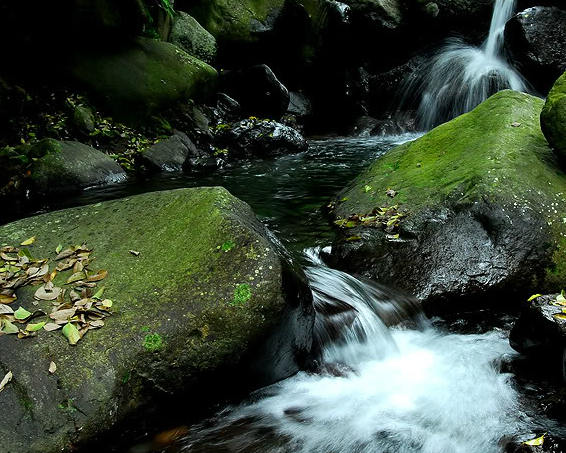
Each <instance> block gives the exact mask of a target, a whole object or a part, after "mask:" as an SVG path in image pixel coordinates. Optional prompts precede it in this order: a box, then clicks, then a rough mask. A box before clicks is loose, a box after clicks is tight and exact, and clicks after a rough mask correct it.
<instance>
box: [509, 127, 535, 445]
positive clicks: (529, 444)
mask: <svg viewBox="0 0 566 453" xmlns="http://www.w3.org/2000/svg"><path fill="white" fill-rule="evenodd" d="M520 125H521V123H518V122H517V121H515V122H514V123H511V126H513V127H519V126H520ZM529 445H530V444H529Z"/></svg>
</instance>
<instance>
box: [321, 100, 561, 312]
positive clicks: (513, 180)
mask: <svg viewBox="0 0 566 453" xmlns="http://www.w3.org/2000/svg"><path fill="white" fill-rule="evenodd" d="M542 105H543V101H542V100H540V99H538V98H535V97H533V96H529V95H526V94H522V93H517V92H512V91H502V92H500V93H497V94H495V95H494V96H492V97H491V98H489V99H488V100H487V101H485V102H484V103H482V104H481V105H480V106H478V107H477V108H476V109H474V110H473V111H472V112H470V113H468V114H465V115H462V116H460V117H458V118H456V119H454V120H452V121H450V122H449V123H446V124H443V125H441V126H439V127H437V128H436V129H434V130H432V131H431V132H429V133H428V134H426V135H425V136H423V137H421V138H419V139H417V140H415V141H413V142H410V143H406V144H404V145H401V146H399V147H397V148H394V149H393V150H391V151H390V152H389V153H387V154H386V155H385V156H383V157H382V158H380V159H378V160H377V161H376V162H375V163H374V164H373V165H372V166H370V167H369V169H368V170H366V171H365V172H364V173H362V174H361V175H360V176H358V178H357V179H356V180H354V181H353V182H352V183H351V184H350V185H349V186H348V187H347V188H346V189H344V190H343V191H342V192H341V193H340V194H339V195H338V197H337V200H336V207H335V210H334V213H333V217H334V219H336V220H337V221H338V223H339V224H341V225H342V226H343V227H345V228H344V229H343V230H342V234H340V238H339V239H338V240H337V241H336V243H335V245H334V247H333V253H332V257H331V262H332V264H333V265H335V266H338V267H339V268H341V269H344V270H346V271H351V272H358V273H362V274H363V275H366V276H369V277H372V278H374V279H375V280H377V281H378V282H380V283H384V284H394V285H397V286H399V287H401V288H403V289H405V290H407V291H409V292H412V293H413V294H415V295H417V296H418V298H419V299H421V300H422V301H423V302H424V305H425V309H426V310H427V311H428V313H429V314H430V313H436V312H439V311H458V310H463V309H465V308H468V307H480V306H485V305H496V304H500V305H501V304H504V303H505V302H510V300H509V295H511V294H513V295H523V296H524V295H530V294H532V293H533V292H538V291H548V292H550V291H556V290H559V289H561V287H562V285H563V284H564V276H565V275H566V260H565V253H566V251H565V249H564V247H565V244H566V239H565V235H566V223H565V221H564V218H566V176H565V175H564V173H562V171H561V170H560V169H559V166H558V162H557V159H556V158H555V156H554V154H553V153H552V151H551V149H550V147H549V146H548V144H547V142H546V140H545V139H544V136H543V135H542V133H541V131H540V123H539V115H540V111H541V109H542ZM513 297H515V296H513ZM527 297H528V296H527Z"/></svg>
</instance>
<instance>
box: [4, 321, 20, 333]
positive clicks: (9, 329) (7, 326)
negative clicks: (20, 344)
mask: <svg viewBox="0 0 566 453" xmlns="http://www.w3.org/2000/svg"><path fill="white" fill-rule="evenodd" d="M19 331H20V329H18V328H17V327H16V326H15V325H14V324H12V323H11V322H10V321H8V320H7V319H0V333H4V334H13V333H18V332H19Z"/></svg>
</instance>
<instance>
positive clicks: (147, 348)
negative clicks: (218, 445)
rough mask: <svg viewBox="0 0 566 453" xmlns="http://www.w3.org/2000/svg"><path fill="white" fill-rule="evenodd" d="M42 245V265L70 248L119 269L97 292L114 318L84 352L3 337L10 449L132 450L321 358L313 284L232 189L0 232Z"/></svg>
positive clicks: (188, 193) (56, 335) (56, 338)
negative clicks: (153, 434)
mask: <svg viewBox="0 0 566 453" xmlns="http://www.w3.org/2000/svg"><path fill="white" fill-rule="evenodd" d="M30 236H37V240H36V242H35V243H34V244H33V245H31V246H28V247H27V248H28V250H29V253H31V254H33V256H34V257H35V258H37V259H40V258H49V259H51V260H53V259H54V257H55V252H54V251H55V249H56V248H57V246H58V244H64V246H67V245H69V244H70V245H75V244H86V247H85V248H88V249H89V250H92V252H91V255H90V259H91V261H92V258H95V260H94V261H93V262H92V264H90V265H89V268H90V269H91V270H92V271H93V272H96V269H105V270H106V271H107V277H106V278H105V279H104V280H103V281H102V282H100V283H99V287H98V288H96V289H93V290H92V291H99V290H100V285H104V288H105V290H104V296H103V297H104V298H107V299H108V300H113V306H112V310H113V313H112V315H111V316H109V317H107V318H105V320H104V321H105V325H104V326H103V327H102V328H100V329H98V330H92V331H89V332H88V333H86V335H85V336H84V337H83V338H82V339H81V340H80V341H79V342H78V344H76V346H71V345H70V344H69V343H68V342H67V339H66V338H65V337H64V336H63V334H62V333H61V331H60V330H59V331H55V332H47V331H44V330H42V331H39V332H38V335H37V336H36V337H35V338H28V339H26V340H19V339H18V338H17V336H16V335H6V336H3V337H2V342H1V346H0V370H1V371H0V373H1V374H2V377H3V376H4V374H5V373H7V372H8V371H11V372H12V374H13V380H12V381H11V382H10V383H9V384H8V385H7V386H6V387H5V388H4V390H3V391H2V392H1V393H0V405H1V406H2V408H3V410H2V414H3V415H2V418H1V419H0V436H1V438H2V452H3V453H27V452H34V453H39V452H41V453H55V452H71V451H77V450H81V449H86V447H88V449H89V451H94V450H96V451H103V450H104V449H105V448H109V447H112V448H115V449H117V450H120V446H121V444H122V442H126V443H131V439H132V438H133V437H132V436H135V435H137V434H139V433H140V432H141V433H144V432H147V430H148V429H149V430H152V429H153V430H155V429H158V426H160V422H166V420H167V417H168V416H170V415H173V416H174V417H184V416H186V415H187V408H190V412H191V413H192V414H194V413H197V412H198V410H199V408H202V407H203V405H205V406H206V407H210V404H212V403H213V402H214V401H218V400H219V399H221V398H224V397H226V395H227V394H231V395H234V394H238V393H239V392H240V391H244V392H246V391H249V389H250V388H253V387H257V386H262V385H266V384H270V383H273V382H275V381H277V380H279V379H283V378H285V377H287V376H289V375H291V374H293V373H295V372H297V371H298V370H299V368H300V367H301V366H302V365H303V364H304V362H305V360H306V359H307V357H308V355H309V351H310V348H311V343H312V328H313V323H314V318H313V308H312V294H311V292H310V290H309V288H308V285H307V283H306V280H305V277H304V274H303V273H302V271H301V270H300V268H296V267H295V266H294V265H293V264H292V263H291V262H290V260H289V259H288V258H286V257H285V252H284V250H283V249H282V247H281V246H280V245H279V244H277V243H274V242H273V241H272V240H271V239H270V237H271V236H270V235H269V233H268V232H267V231H266V229H265V228H264V227H263V226H262V225H261V224H260V223H259V221H258V220H257V218H256V217H255V215H254V214H253V212H252V211H251V209H250V208H249V206H248V205H247V204H245V203H243V202H241V201H240V200H238V199H236V198H234V197H233V196H231V195H230V194H229V193H228V192H227V191H226V190H225V189H223V188H214V187H211V188H195V189H179V190H173V191H168V192H153V193H147V194H144V195H139V196H135V197H130V198H127V199H122V200H115V201H109V202H104V203H99V204H96V205H90V206H85V207H80V208H72V209H67V210H63V211H59V212H52V213H49V214H43V215H40V216H37V217H33V218H30V219H24V220H21V221H17V222H14V223H11V224H8V225H5V226H3V227H0V243H2V244H5V243H8V244H16V245H17V244H20V243H21V242H22V241H24V240H25V239H27V238H29V237H30ZM83 249H84V248H83ZM79 252H80V251H79ZM80 253H86V252H80ZM136 255H137V256H136ZM57 262H58V263H61V262H63V260H60V261H57ZM48 264H49V265H50V270H51V269H52V268H53V265H54V264H55V263H54V262H53V261H50V262H49V263H48ZM72 272H73V271H71V270H69V271H66V272H60V273H59V274H58V275H57V278H56V279H55V280H54V283H55V287H58V286H60V285H62V284H64V283H65V282H66V281H67V279H68V277H69V274H70V273H72ZM96 275H102V274H101V273H98V274H96ZM67 286H70V285H67ZM36 290H37V287H30V286H24V287H22V288H20V289H18V299H17V302H16V303H14V304H13V305H16V306H19V305H21V306H23V307H24V308H26V309H27V310H29V311H33V312H35V311H37V310H39V309H41V310H44V311H46V312H48V313H51V311H52V308H53V305H52V304H51V302H48V301H43V300H40V301H35V303H36V304H38V305H37V306H34V302H33V301H34V298H33V294H34V292H35V291H36ZM79 292H80V291H79ZM67 294H69V291H67ZM66 297H67V298H68V295H67V296H66ZM82 297H85V293H83V295H82ZM79 302H80V301H79ZM79 305H80V304H79ZM107 305H108V302H107ZM14 308H16V307H14ZM85 316H87V315H85ZM74 319H75V318H74ZM87 319H90V316H87ZM39 320H40V319H36V320H35V322H39ZM73 322H77V323H79V320H78V319H77V320H76V321H73ZM21 326H22V329H23V327H24V325H21ZM51 361H53V362H55V364H56V371H55V373H54V374H51V373H50V372H48V368H49V364H50V362H51ZM85 451H86V450H85ZM121 451H125V450H123V449H122V450H121Z"/></svg>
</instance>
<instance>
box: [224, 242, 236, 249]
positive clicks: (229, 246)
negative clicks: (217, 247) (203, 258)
mask: <svg viewBox="0 0 566 453" xmlns="http://www.w3.org/2000/svg"><path fill="white" fill-rule="evenodd" d="M235 246H236V244H235V243H234V242H233V241H226V242H224V244H222V246H221V247H222V250H224V251H225V252H229V251H230V250H232V249H233V248H234V247H235Z"/></svg>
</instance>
